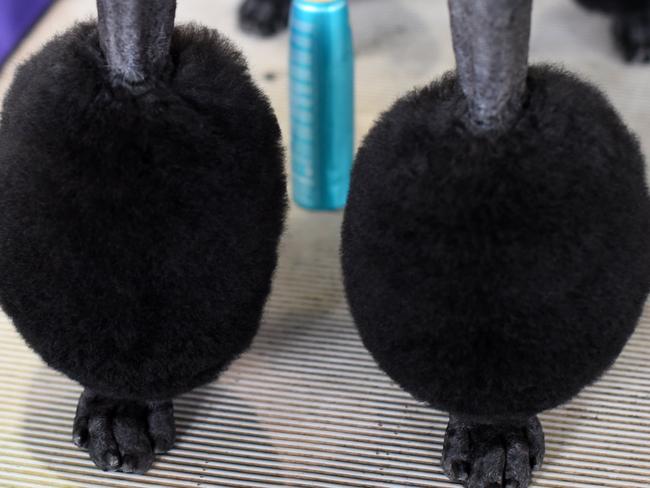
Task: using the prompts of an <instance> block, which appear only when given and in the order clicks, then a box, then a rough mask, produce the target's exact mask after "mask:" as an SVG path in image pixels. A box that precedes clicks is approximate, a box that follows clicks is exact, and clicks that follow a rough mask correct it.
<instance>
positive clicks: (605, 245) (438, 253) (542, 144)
mask: <svg viewBox="0 0 650 488" xmlns="http://www.w3.org/2000/svg"><path fill="white" fill-rule="evenodd" d="M527 83H528V95H527V100H526V103H525V106H524V111H523V115H522V116H521V117H520V118H519V119H518V120H517V122H516V124H515V126H514V127H513V128H512V130H510V131H508V132H507V133H505V134H502V135H499V134H486V135H473V134H472V133H470V132H469V131H468V130H466V128H465V123H464V120H466V119H465V117H466V110H467V107H466V101H465V99H464V97H463V96H462V94H461V92H460V89H459V86H458V83H457V80H456V78H455V77H454V76H452V75H448V76H446V77H445V78H444V79H443V80H442V81H441V82H438V83H434V84H432V85H430V86H428V87H426V88H424V89H421V90H418V91H415V92H413V93H411V94H410V95H408V96H407V97H405V98H403V99H402V100H400V101H398V102H397V103H396V104H395V105H394V106H393V107H392V108H391V109H390V110H389V111H388V112H387V113H385V114H384V115H383V116H382V117H381V119H380V120H379V122H378V123H377V125H376V126H375V127H374V128H373V129H372V131H371V132H370V134H369V135H368V136H367V138H366V139H365V142H364V143H363V146H362V147H361V149H360V151H359V154H358V157H357V160H356V164H355V166H354V170H353V178H352V186H351V191H350V197H349V203H348V206H347V209H346V212H345V219H344V225H343V242H342V262H343V269H344V278H345V285H346V290H347V297H348V300H349V304H350V307H351V311H352V314H353V316H354V319H355V322H356V324H357V325H358V328H359V331H360V333H361V336H362V338H363V341H364V343H365V345H366V346H367V347H368V349H369V350H370V351H371V353H372V354H373V356H374V357H375V359H376V360H377V362H378V363H379V365H380V366H381V368H383V369H384V370H385V371H386V372H387V373H388V375H389V376H391V377H392V378H393V379H394V380H395V381H396V382H397V383H398V384H399V385H401V386H402V387H403V388H404V389H405V390H407V391H408V392H410V393H411V394H413V395H414V396H415V397H416V398H418V399H421V400H424V401H427V402H429V403H431V404H432V405H433V406H435V407H437V408H440V409H444V410H447V411H450V412H452V413H455V414H461V415H463V416H464V417H465V418H476V419H477V420H478V421H485V422H491V421H494V420H495V419H501V418H522V419H523V418H527V417H531V416H533V415H534V414H536V413H537V412H540V411H542V410H544V409H548V408H551V407H555V406H557V405H558V404H561V403H562V402H565V401H567V400H569V399H570V398H571V397H573V396H574V395H575V394H576V393H578V391H579V390H580V389H581V388H582V387H584V386H585V385H587V384H588V383H590V382H592V381H594V380H595V379H596V378H598V376H599V375H600V374H601V373H603V371H604V370H605V369H606V368H607V367H608V366H609V365H610V364H611V363H612V362H613V361H614V359H615V358H616V357H617V355H618V354H619V352H620V351H621V348H622V347H623V345H624V344H625V342H626V341H627V339H628V337H629V336H630V334H631V333H632V331H633V330H634V328H635V325H636V323H637V320H638V318H639V315H640V313H641V308H642V305H643V303H644V300H645V298H646V295H647V293H648V289H649V286H650V201H649V199H648V193H647V187H646V182H645V173H644V161H643V156H642V154H641V152H640V149H639V145H638V143H637V140H636V139H635V138H634V136H632V135H631V134H630V132H629V131H628V130H627V129H626V127H625V126H624V125H623V123H622V122H621V120H620V119H619V117H618V116H617V114H616V113H615V111H614V110H613V109H612V107H611V106H610V104H609V103H608V102H607V101H606V99H605V97H604V96H603V95H602V94H601V93H600V92H599V91H598V90H597V89H596V88H594V87H593V86H591V85H590V84H587V83H585V82H583V81H580V80H578V79H577V78H575V77H573V76H571V75H569V74H567V73H565V72H563V71H561V70H558V69H556V68H552V67H548V66H538V67H532V68H530V71H529V76H528V80H527Z"/></svg>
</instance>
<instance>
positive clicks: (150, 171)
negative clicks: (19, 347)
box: [0, 24, 286, 400]
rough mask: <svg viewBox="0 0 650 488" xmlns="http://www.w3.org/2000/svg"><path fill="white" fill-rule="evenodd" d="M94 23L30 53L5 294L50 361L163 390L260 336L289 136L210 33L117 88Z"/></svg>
mask: <svg viewBox="0 0 650 488" xmlns="http://www.w3.org/2000/svg"><path fill="white" fill-rule="evenodd" d="M113 78H114V76H113V74H112V73H110V72H109V71H108V69H107V66H106V60H105V58H104V55H103V54H102V51H101V49H100V44H99V40H98V32H97V27H96V25H95V24H80V25H77V26H76V27H74V28H72V29H70V30H69V31H67V32H66V33H65V34H63V35H61V36H59V37H57V38H55V39H54V40H52V41H51V42H49V43H48V44H47V45H46V46H45V47H44V48H43V49H42V50H41V51H40V52H39V53H38V54H36V55H35V56H34V57H32V58H31V59H30V60H29V61H27V62H26V63H25V64H23V65H22V66H21V67H20V69H19V70H18V73H17V75H16V79H15V81H14V84H13V86H12V88H11V90H10V91H9V93H8V95H7V97H6V100H5V103H4V108H3V119H2V124H1V126H0V208H1V209H2V211H1V212H0V301H1V303H2V307H3V309H4V310H5V311H6V312H7V314H8V315H9V316H10V317H11V318H12V319H13V322H14V324H15V325H16V327H17V329H18V330H19V331H20V333H21V334H22V335H23V337H24V338H25V339H26V341H27V342H28V344H29V345H30V346H31V347H32V348H33V349H34V350H35V351H36V352H38V353H39V354H40V355H41V357H42V358H43V359H44V360H45V361H46V362H47V363H48V364H49V365H50V366H52V367H53V368H56V369H58V370H59V371H62V372H63V373H65V374H66V375H68V376H70V377H71V378H73V379H75V380H77V381H79V382H80V383H81V384H82V385H84V386H85V387H88V388H90V389H92V390H93V391H94V392H98V393H100V394H103V395H107V396H110V397H116V398H128V399H147V400H151V399H169V398H171V397H173V396H175V395H178V394H180V393H183V392H186V391H188V390H190V389H192V388H194V387H196V386H198V385H201V384H203V383H206V382H208V381H210V380H212V379H214V378H215V377H216V376H217V375H218V374H219V373H220V372H221V371H222V370H223V369H224V368H225V367H226V366H227V365H228V364H229V363H230V362H231V361H232V360H233V359H234V358H236V357H237V356H238V355H239V354H240V353H241V352H242V351H244V350H245V349H246V348H247V347H248V345H249V344H250V342H251V340H252V338H253V336H254V335H255V332H256V330H257V328H258V324H259V322H260V316H261V313H262V308H263V305H264V303H265V300H266V298H267V295H268V293H269V290H270V285H271V277H272V274H273V271H274V268H275V266H276V261H277V246H278V242H279V237H280V234H281V232H282V229H283V221H284V216H285V209H286V185H285V174H284V168H283V159H284V158H283V150H282V147H281V142H280V138H281V137H280V130H279V127H278V124H277V121H276V118H275V116H274V114H273V111H272V109H271V107H270V105H269V102H268V100H267V99H266V97H265V96H264V95H263V94H262V93H261V92H260V90H258V89H257V88H256V86H255V85H254V84H253V81H252V80H251V76H250V74H249V72H248V70H247V66H246V63H245V61H244V58H243V57H242V55H241V53H239V52H238V51H237V50H236V49H235V48H234V47H233V46H232V45H231V44H230V43H229V42H228V41H226V40H225V39H224V38H223V37H221V36H220V35H219V34H218V33H216V32H215V31H212V30H209V29H207V28H203V27H198V26H194V25H187V26H184V27H178V28H176V30H175V32H174V33H173V38H172V40H171V65H170V66H167V67H166V71H165V73H164V74H163V75H160V76H158V77H156V78H155V79H154V81H152V82H150V83H144V84H137V83H136V84H133V85H130V86H120V85H119V84H115V83H113V81H114V80H113Z"/></svg>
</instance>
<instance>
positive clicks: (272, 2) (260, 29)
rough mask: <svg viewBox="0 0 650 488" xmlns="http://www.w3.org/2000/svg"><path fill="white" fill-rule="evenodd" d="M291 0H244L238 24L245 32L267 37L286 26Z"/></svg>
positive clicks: (240, 8)
mask: <svg viewBox="0 0 650 488" xmlns="http://www.w3.org/2000/svg"><path fill="white" fill-rule="evenodd" d="M290 8H291V0H244V2H243V3H242V4H241V6H240V7H239V25H240V26H241V28H242V29H243V30H245V31H246V32H251V33H253V34H257V35H260V36H263V37H269V36H272V35H273V34H276V33H278V32H280V31H282V30H284V29H285V28H286V27H287V24H288V23H289V9H290Z"/></svg>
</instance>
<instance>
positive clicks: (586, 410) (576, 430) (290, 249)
mask: <svg viewBox="0 0 650 488" xmlns="http://www.w3.org/2000/svg"><path fill="white" fill-rule="evenodd" d="M48 3H50V2H47V1H45V0H43V1H34V0H0V32H1V35H0V39H2V41H1V42H2V44H1V45H0V49H1V50H0V55H2V56H5V55H7V56H8V57H7V59H6V60H5V62H4V64H3V65H2V67H1V68H0V69H1V71H0V99H2V98H3V96H4V93H5V92H6V90H7V89H8V87H9V85H10V83H11V79H12V76H13V73H14V72H15V69H16V67H17V66H18V65H19V64H20V63H21V62H22V61H23V60H25V59H26V58H27V57H29V55H30V54H31V53H33V52H35V51H36V50H38V49H39V48H40V47H41V46H42V45H43V43H44V42H46V41H47V40H48V39H49V38H51V37H52V36H53V35H55V34H56V33H57V32H62V31H63V30H65V29H66V28H67V27H69V26H70V25H72V24H73V23H74V22H76V21H79V20H87V19H90V18H92V17H93V16H94V15H95V2H94V0H57V1H54V2H51V3H52V4H51V6H49V7H48V5H47V4H48ZM31 4H33V6H32V5H31ZM238 7H239V0H179V1H178V13H177V22H178V23H184V22H192V21H198V22H200V23H202V24H206V25H208V26H210V27H213V28H215V29H218V30H220V31H221V32H223V33H224V34H225V35H226V36H228V37H230V38H231V39H232V40H233V41H234V42H235V43H236V44H237V45H238V46H239V47H240V48H241V49H242V50H243V51H244V53H245V54H246V56H247V57H248V60H249V63H250V67H251V71H252V73H253V76H254V77H255V79H256V80H257V82H258V83H259V85H260V86H261V87H262V88H263V90H264V91H265V92H266V93H267V94H268V95H269V96H270V98H271V101H272V104H273V106H274V108H275V110H276V112H277V115H278V118H279V120H280V124H281V126H282V129H283V133H284V134H285V144H287V145H288V140H287V139H288V134H289V101H288V35H287V33H286V32H283V33H281V34H278V35H277V36H274V37H271V38H268V39H262V38H258V37H256V36H253V35H250V34H246V33H244V32H242V31H241V30H240V28H239V26H238V20H237V11H238ZM350 8H351V16H352V27H353V31H354V39H355V41H354V42H355V52H356V63H357V65H356V125H357V130H356V134H357V139H360V138H362V137H363V135H364V134H365V133H366V132H367V131H368V129H369V128H370V126H371V124H372V122H373V121H374V120H375V119H376V117H377V116H378V114H379V113H380V112H381V111H383V110H384V109H386V108H387V107H388V106H389V105H390V104H391V103H392V102H393V101H394V100H395V99H396V98H397V97H399V96H401V95H403V94H404V93H405V92H406V91H408V90H410V89H412V88H414V87H416V86H420V85H423V84H426V83H428V82H430V81H431V80H432V79H434V78H436V77H438V76H440V75H441V74H442V73H444V72H445V71H448V70H450V69H453V68H454V60H453V52H452V46H451V38H450V30H449V20H448V13H447V2H446V1H445V0H350ZM34 22H35V23H34ZM32 24H33V26H32ZM30 26H31V28H30ZM19 30H26V31H28V34H27V36H26V37H25V38H24V40H23V41H22V42H21V43H20V44H19V45H18V46H17V47H16V48H15V49H13V48H12V47H11V46H9V45H8V43H7V39H9V38H10V37H12V38H14V37H15V35H14V34H10V33H11V32H16V31H19ZM531 57H532V61H534V62H553V63H562V64H564V65H565V66H566V67H567V68H569V69H571V70H573V71H575V72H577V73H579V74H581V75H582V76H583V77H585V78H587V79H589V80H590V81H592V82H594V83H595V84H597V85H599V86H600V87H601V88H603V89H604V91H605V92H606V93H607V94H608V95H609V97H610V98H611V100H612V102H613V104H614V106H615V107H616V108H617V109H618V110H619V111H620V112H621V114H622V115H623V118H624V119H625V120H626V122H627V123H628V124H629V126H630V127H631V129H632V130H633V131H634V132H636V133H637V134H638V136H639V138H640V139H641V142H642V145H643V148H644V150H645V152H646V153H648V152H650V65H635V64H627V63H625V62H624V61H622V60H621V58H620V56H619V55H618V53H617V52H616V50H615V48H614V46H613V42H612V39H611V35H610V21H609V19H607V18H606V17H604V16H600V15H597V14H593V13H590V12H587V11H585V10H583V9H581V8H580V7H579V6H578V5H577V4H576V3H574V2H573V1H572V0H537V1H536V2H535V8H534V18H533V30H532V39H531ZM595 122H596V121H595ZM340 221H341V213H340V212H332V213H321V214H315V213H310V212H306V211H303V210H300V209H297V208H292V210H291V215H290V218H289V223H288V230H287V233H286V235H285V238H284V242H283V244H282V251H281V261H280V268H279V270H278V273H277V277H276V280H275V284H274V291H273V294H272V296H271V299H270V302H269V305H268V307H267V312H266V316H265V320H264V323H263V325H262V328H261V331H260V334H259V335H258V337H257V338H256V341H255V344H254V346H253V348H252V350H251V351H249V352H248V353H247V354H245V355H244V356H243V357H242V358H241V359H240V360H239V361H237V363H236V364H235V365H234V366H233V367H232V368H231V369H230V370H229V371H228V372H227V373H226V374H225V375H224V376H223V377H222V378H221V379H220V380H219V381H218V382H216V383H214V384H211V385H207V386H205V387H203V388H201V389H199V390H197V391H195V392H192V393H190V394H188V395H185V396H184V397H182V398H180V399H178V401H177V402H176V406H177V415H178V427H179V441H178V444H177V447H176V448H175V449H174V450H173V451H171V453H170V454H168V455H165V456H162V457H161V458H160V459H159V460H158V461H157V463H156V465H155V468H154V469H153V470H152V471H151V472H150V473H149V474H148V475H147V476H146V477H138V476H132V475H124V474H121V473H102V472H101V471H99V470H97V469H96V468H94V466H93V465H92V463H91V462H90V461H89V460H88V459H87V455H86V454H85V453H83V452H80V451H78V450H77V449H76V448H75V447H74V446H73V445H72V443H71V442H70V430H71V424H72V418H73V415H74V408H75V405H76V400H77V398H78V395H79V392H80V388H79V386H78V385H76V384H74V383H73V382H71V381H70V380H68V379H66V378H64V377H63V376H61V375H59V374H58V373H56V372H54V371H52V370H50V369H48V368H46V367H45V366H44V365H43V364H42V363H41V362H40V360H39V359H38V358H37V357H36V355H35V354H33V353H32V352H31V351H30V350H29V349H28V348H27V347H26V346H25V345H24V343H23V342H22V340H21V339H20V338H19V337H18V336H17V334H16V333H15V332H14V330H13V328H12V327H11V325H10V323H9V321H8V319H7V318H6V317H5V316H4V315H2V314H1V312H0V344H2V354H0V486H40V487H42V486H48V487H49V486H52V487H54V486H63V487H71V486H129V487H137V486H149V487H150V486H174V487H176V486H178V487H180V486H220V487H221V486H240V487H255V486H300V487H343V486H345V487H402V486H422V487H425V486H426V487H432V486H433V487H443V486H445V487H446V486H455V485H452V484H451V483H449V482H448V481H447V480H446V478H445V476H444V475H443V473H442V471H441V470H440V468H439V461H440V451H441V447H442V436H443V434H444V428H445V426H446V416H445V415H443V414H442V413H440V412H436V411H433V410H431V409H430V408H428V407H426V406H425V405H421V404H418V403H417V402H415V401H414V400H413V399H411V398H410V396H408V395H407V394H405V393H403V392H402V391H401V390H400V389H399V388H398V387H396V386H395V385H393V384H391V382H390V381H389V380H388V379H387V378H386V377H385V376H384V375H383V374H382V373H381V372H380V371H379V370H378V369H377V367H376V366H375V365H374V362H373V361H372V358H370V356H369V355H368V354H367V352H366V351H365V349H364V348H363V346H362V345H361V343H360V341H359V339H358V337H357V333H356V330H355V328H354V326H353V324H352V322H351V319H350V317H349V314H348V311H347V307H346V305H345V300H344V298H343V294H342V291H341V278H340V271H339V264H338V235H339V226H340ZM649 318H650V315H649V314H648V312H646V314H645V315H644V319H643V320H642V323H641V325H640V327H639V330H638V332H637V334H636V335H635V336H634V338H633V340H632V341H631V342H630V344H629V345H628V347H627V348H626V350H625V352H624V353H623V355H622V356H621V358H620V359H619V361H618V362H617V365H616V367H615V368H614V369H613V370H612V371H611V372H609V373H608V374H607V375H606V376H605V377H604V378H603V379H602V380H601V381H599V382H598V383H597V384H596V385H593V386H592V387H590V388H588V389H587V390H585V392H583V393H582V394H581V395H580V397H578V398H577V399H575V400H574V401H573V402H571V404H569V405H567V406H565V407H563V408H561V409H556V410H554V411H552V412H548V413H547V414H545V415H544V416H543V418H542V420H543V423H544V428H545V430H546V432H547V438H548V456H547V460H546V464H545V467H544V468H543V470H542V471H540V472H539V473H538V474H537V478H536V481H535V483H534V485H533V486H538V487H542V486H544V487H572V488H587V487H594V486H606V487H625V488H634V487H637V488H642V487H645V488H647V487H648V486H650V481H649V480H650V353H648V351H650V322H648V319H649Z"/></svg>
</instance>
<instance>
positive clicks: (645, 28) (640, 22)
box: [613, 8, 650, 63]
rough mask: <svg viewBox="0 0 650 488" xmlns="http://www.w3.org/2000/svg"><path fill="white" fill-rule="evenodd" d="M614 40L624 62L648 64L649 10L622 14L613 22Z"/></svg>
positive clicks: (649, 54) (649, 61)
mask: <svg viewBox="0 0 650 488" xmlns="http://www.w3.org/2000/svg"><path fill="white" fill-rule="evenodd" d="M613 31H614V38H615V39H616V44H617V46H618V48H619V50H620V52H621V54H622V55H623V57H624V58H625V60H626V61H629V62H635V63H650V8H649V9H648V10H647V11H646V12H635V13H628V14H622V15H619V16H617V17H616V18H615V20H614V26H613Z"/></svg>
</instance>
